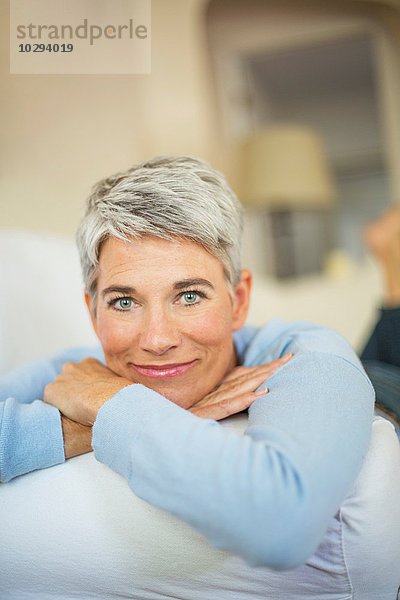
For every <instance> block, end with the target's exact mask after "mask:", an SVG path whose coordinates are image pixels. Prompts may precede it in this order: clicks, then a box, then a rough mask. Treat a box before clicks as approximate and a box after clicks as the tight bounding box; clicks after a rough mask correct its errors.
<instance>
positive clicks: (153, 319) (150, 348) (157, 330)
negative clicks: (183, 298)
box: [140, 308, 180, 356]
mask: <svg viewBox="0 0 400 600" xmlns="http://www.w3.org/2000/svg"><path fill="white" fill-rule="evenodd" d="M179 342H180V334H179V328H178V325H177V323H176V321H175V320H174V319H173V318H172V316H171V315H170V314H168V311H166V310H162V309H160V308H159V309H153V310H150V309H149V310H148V311H146V315H145V317H144V319H143V323H142V329H141V335H140V346H141V349H142V350H144V351H145V352H149V353H151V354H154V355H155V356H161V355H163V354H165V353H166V352H168V350H171V349H172V348H175V347H177V346H178V345H179Z"/></svg>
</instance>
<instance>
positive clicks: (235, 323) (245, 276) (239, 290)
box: [232, 269, 253, 331]
mask: <svg viewBox="0 0 400 600" xmlns="http://www.w3.org/2000/svg"><path fill="white" fill-rule="evenodd" d="M252 282H253V277H252V275H251V273H250V271H249V270H248V269H242V271H241V275H240V281H239V283H238V284H237V285H236V286H235V288H234V290H233V317H232V331H237V330H238V329H240V328H241V327H243V325H244V323H245V321H246V318H247V313H248V312H249V306H250V295H251V286H252Z"/></svg>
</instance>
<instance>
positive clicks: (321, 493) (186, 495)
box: [93, 331, 374, 569]
mask: <svg viewBox="0 0 400 600" xmlns="http://www.w3.org/2000/svg"><path fill="white" fill-rule="evenodd" d="M312 336H314V337H316V340H317V343H316V344H315V347H316V348H319V347H320V346H323V345H324V344H323V340H324V333H323V331H321V332H319V333H317V334H316V333H315V331H314V332H313V333H312ZM312 336H311V337H312ZM284 337H285V339H282V340H280V342H279V344H280V347H281V348H282V350H284V351H288V350H291V349H292V348H293V349H294V350H295V352H296V356H295V357H294V358H293V359H292V360H291V361H290V362H289V363H287V364H286V365H285V366H284V367H282V368H281V369H280V370H279V371H278V372H277V373H276V374H275V375H274V376H273V377H272V378H271V379H269V380H268V387H269V389H270V393H269V394H268V396H266V397H264V398H260V399H258V400H256V402H255V403H254V404H253V405H252V406H251V407H250V411H249V425H248V428H247V430H246V432H245V435H239V434H237V433H236V432H233V431H230V430H227V429H226V428H224V427H221V425H220V424H219V423H218V422H216V421H212V420H205V419H201V418H199V417H196V416H194V415H193V414H191V413H190V412H188V411H186V410H183V409H182V408H180V407H179V406H176V405H175V404H173V403H172V402H170V401H168V400H166V399H165V398H163V397H162V396H161V395H159V394H157V393H156V392H154V391H152V390H149V389H148V388H145V387H144V386H142V385H131V386H128V387H126V388H125V389H124V390H122V391H121V392H119V393H118V394H117V395H116V396H114V398H112V399H111V400H110V401H108V402H107V403H105V404H104V405H103V407H102V408H101V410H100V411H99V414H98V417H97V420H96V423H95V426H94V432H93V447H94V451H95V455H96V458H97V459H98V460H100V461H101V462H104V463H106V464H107V465H109V466H110V467H111V468H112V469H114V470H115V471H117V472H119V473H120V474H121V475H123V476H124V477H125V478H126V479H127V480H128V482H129V485H130V487H131V488H132V490H133V491H134V492H135V493H136V495H138V496H139V497H141V498H143V499H145V500H147V501H148V502H150V503H152V504H154V505H156V506H158V507H159V508H161V509H164V510H166V511H169V512H171V513H173V514H174V515H176V516H178V517H179V518H181V519H183V520H184V521H186V522H187V523H189V524H190V525H192V526H193V527H194V528H195V529H197V530H198V531H199V532H200V533H202V534H203V535H204V536H205V537H206V538H207V539H208V541H209V542H210V543H211V544H212V545H214V546H215V547H217V548H220V549H225V550H228V551H230V552H233V553H235V554H238V555H240V556H242V557H243V558H244V559H245V560H247V562H249V563H250V564H251V565H254V566H256V565H265V566H269V567H271V568H275V569H289V568H293V567H296V566H298V565H300V564H302V563H304V562H305V561H306V560H307V559H308V558H309V557H310V556H311V555H312V554H313V553H314V552H315V550H316V548H317V547H318V545H319V543H320V542H321V540H322V538H323V536H324V534H325V532H326V530H327V528H328V525H329V521H330V519H331V518H332V517H333V516H334V515H335V513H336V511H337V510H338V508H339V506H340V504H341V502H342V501H343V499H344V498H345V497H346V495H347V494H348V492H349V490H350V487H351V485H352V483H353V482H354V480H355V478H356V476H357V474H358V472H359V470H360V468H361V465H362V461H363V458H364V456H365V454H366V451H367V448H368V443H369V437H370V431H371V423H372V417H373V403H374V393H373V389H372V386H371V384H370V382H369V380H368V379H367V377H366V375H365V373H364V372H363V371H362V369H361V368H359V366H358V364H357V359H356V357H354V361H352V360H348V359H347V357H348V356H349V349H348V347H347V346H346V348H345V351H343V353H342V354H343V355H337V353H331V352H329V351H328V352H323V351H320V350H319V349H318V350H316V351H312V350H310V348H312V346H313V344H312V343H311V344H310V343H309V339H310V335H309V334H307V335H306V336H305V338H306V343H305V344H304V345H303V347H302V344H301V335H299V334H297V335H295V336H292V337H290V336H289V337H288V336H287V335H285V336H284ZM325 337H326V340H325V341H326V344H325V345H326V346H327V347H328V350H329V345H330V344H329V334H327V335H326V336H325ZM332 346H333V347H334V350H335V351H336V350H337V348H338V347H339V348H340V346H341V342H340V341H338V339H337V337H336V338H335V340H334V342H333V344H332Z"/></svg>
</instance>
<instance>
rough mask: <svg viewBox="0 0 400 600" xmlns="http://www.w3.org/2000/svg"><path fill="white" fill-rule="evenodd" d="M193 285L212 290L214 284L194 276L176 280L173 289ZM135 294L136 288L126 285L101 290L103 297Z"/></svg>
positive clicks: (181, 288)
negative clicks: (193, 277) (116, 294)
mask: <svg viewBox="0 0 400 600" xmlns="http://www.w3.org/2000/svg"><path fill="white" fill-rule="evenodd" d="M194 285H202V286H205V287H208V288H210V289H212V290H214V286H213V284H212V283H211V282H210V281H208V280H207V279H201V278H196V279H182V280H181V281H177V282H176V283H174V285H173V289H174V290H183V289H185V288H187V287H191V286H194ZM115 293H118V294H126V295H128V294H135V293H136V289H135V288H134V287H130V286H126V285H111V286H110V287H107V288H105V289H104V290H103V291H102V292H101V295H102V297H103V298H105V297H106V296H107V295H108V294H115Z"/></svg>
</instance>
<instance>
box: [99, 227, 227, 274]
mask: <svg viewBox="0 0 400 600" xmlns="http://www.w3.org/2000/svg"><path fill="white" fill-rule="evenodd" d="M128 273H131V274H135V275H136V276H137V277H140V278H143V277H147V276H148V275H153V276H154V275H156V276H157V277H159V278H162V279H165V278H168V279H173V280H175V279H176V278H177V277H178V278H182V277H189V276H190V277H193V276H194V275H197V276H198V277H200V276H203V277H204V276H208V277H219V276H223V265H222V263H221V262H220V261H219V260H218V259H217V258H216V257H215V256H213V255H212V254H211V253H210V252H208V251H207V250H205V249H204V248H203V247H202V246H200V245H199V244H196V243H195V242H192V241H190V240H187V239H181V238H176V239H173V240H164V239H161V238H157V237H153V236H143V237H142V238H139V239H132V241H129V242H126V241H123V240H120V239H118V238H115V237H110V238H108V239H107V240H106V241H105V242H104V243H103V245H102V247H101V251H100V259H99V278H100V279H102V280H103V279H109V278H112V277H115V276H117V275H121V276H122V275H123V274H125V275H127V274H128Z"/></svg>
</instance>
